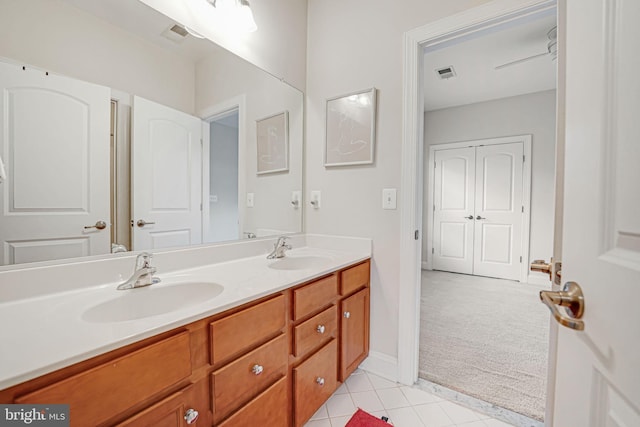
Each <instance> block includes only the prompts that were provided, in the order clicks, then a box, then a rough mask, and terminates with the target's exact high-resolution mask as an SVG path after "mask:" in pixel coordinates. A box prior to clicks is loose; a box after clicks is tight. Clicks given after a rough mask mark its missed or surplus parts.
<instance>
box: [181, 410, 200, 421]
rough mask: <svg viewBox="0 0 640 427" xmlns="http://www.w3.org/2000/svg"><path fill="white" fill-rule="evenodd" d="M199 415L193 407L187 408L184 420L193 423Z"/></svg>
mask: <svg viewBox="0 0 640 427" xmlns="http://www.w3.org/2000/svg"><path fill="white" fill-rule="evenodd" d="M199 416H200V414H199V413H198V411H196V410H195V409H188V410H187V412H185V413H184V420H185V421H186V422H187V424H193V423H195V422H196V420H197V419H198V417H199Z"/></svg>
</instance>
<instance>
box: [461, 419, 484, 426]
mask: <svg viewBox="0 0 640 427" xmlns="http://www.w3.org/2000/svg"><path fill="white" fill-rule="evenodd" d="M456 427H487V425H486V424H485V423H484V421H481V420H478V421H471V422H470V423H462V424H456Z"/></svg>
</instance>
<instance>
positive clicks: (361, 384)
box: [344, 374, 373, 393]
mask: <svg viewBox="0 0 640 427" xmlns="http://www.w3.org/2000/svg"><path fill="white" fill-rule="evenodd" d="M344 383H345V384H346V385H347V390H349V392H350V393H357V392H359V391H369V390H373V384H371V381H369V376H367V375H366V374H362V375H354V374H351V376H349V378H347V379H346V381H345V382H344Z"/></svg>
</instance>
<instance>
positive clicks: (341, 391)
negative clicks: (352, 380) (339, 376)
mask: <svg viewBox="0 0 640 427" xmlns="http://www.w3.org/2000/svg"><path fill="white" fill-rule="evenodd" d="M346 393H349V390H347V386H346V385H344V383H342V384H340V387H338V389H337V390H336V391H334V392H333V394H346Z"/></svg>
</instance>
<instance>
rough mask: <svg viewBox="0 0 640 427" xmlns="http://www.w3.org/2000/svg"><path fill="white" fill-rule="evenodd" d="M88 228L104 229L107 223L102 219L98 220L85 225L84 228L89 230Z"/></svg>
mask: <svg viewBox="0 0 640 427" xmlns="http://www.w3.org/2000/svg"><path fill="white" fill-rule="evenodd" d="M90 228H97V229H98V230H104V229H105V228H107V223H106V222H104V221H98V222H96V223H95V224H94V225H85V226H84V229H85V230H89V229H90Z"/></svg>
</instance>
